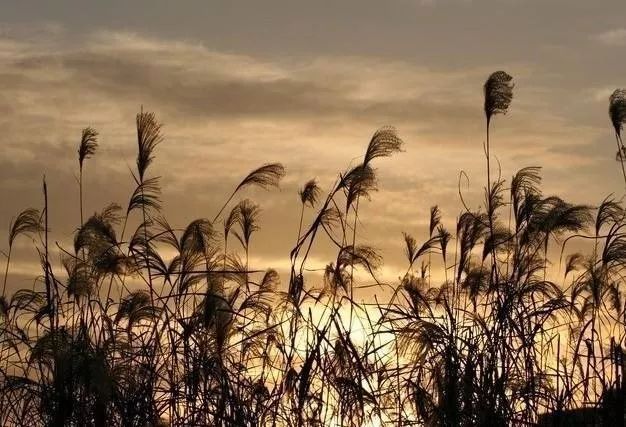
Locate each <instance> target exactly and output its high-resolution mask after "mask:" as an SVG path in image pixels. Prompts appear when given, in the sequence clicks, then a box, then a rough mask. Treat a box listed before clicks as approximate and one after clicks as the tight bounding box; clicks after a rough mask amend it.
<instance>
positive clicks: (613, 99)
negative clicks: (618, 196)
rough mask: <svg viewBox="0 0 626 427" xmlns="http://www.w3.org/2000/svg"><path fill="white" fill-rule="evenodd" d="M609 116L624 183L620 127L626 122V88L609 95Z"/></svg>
mask: <svg viewBox="0 0 626 427" xmlns="http://www.w3.org/2000/svg"><path fill="white" fill-rule="evenodd" d="M609 117H610V119H611V123H612V124H613V129H614V130H615V142H616V144H617V156H616V157H617V159H618V161H619V162H620V165H621V168H622V176H623V177H624V185H626V167H625V166H624V162H625V161H626V158H624V157H625V154H626V149H625V148H624V144H623V142H622V129H623V127H624V123H626V90H625V89H616V90H615V91H614V92H613V93H612V94H611V96H610V97H609Z"/></svg>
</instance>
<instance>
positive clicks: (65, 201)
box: [0, 0, 626, 287]
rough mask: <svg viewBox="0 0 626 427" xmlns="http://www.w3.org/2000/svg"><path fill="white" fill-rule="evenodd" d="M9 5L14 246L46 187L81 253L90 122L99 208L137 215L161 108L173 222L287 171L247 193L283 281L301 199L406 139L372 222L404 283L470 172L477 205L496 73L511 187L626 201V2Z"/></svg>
mask: <svg viewBox="0 0 626 427" xmlns="http://www.w3.org/2000/svg"><path fill="white" fill-rule="evenodd" d="M2 3H3V7H2V10H3V14H2V18H0V19H1V21H0V81H1V82H2V90H1V91H0V148H1V150H2V151H1V153H2V155H0V197H1V200H2V201H3V202H2V204H1V205H0V233H1V234H2V235H6V232H7V226H8V223H9V220H10V219H11V217H12V216H13V215H15V214H16V213H17V212H18V211H19V210H21V209H23V208H25V207H29V206H34V207H41V205H42V202H41V192H40V187H41V180H42V176H43V175H44V174H45V175H46V177H47V180H48V184H49V188H50V193H51V194H50V199H51V205H50V214H51V218H50V220H51V224H52V231H53V238H54V239H55V240H57V241H59V242H60V243H61V244H68V242H69V241H70V239H71V235H72V232H73V230H74V229H75V227H76V226H77V223H78V221H79V218H78V208H77V206H78V189H77V185H76V174H77V160H76V148H77V144H78V141H79V137H80V131H81V129H82V128H84V127H86V126H93V127H95V128H96V129H97V130H98V131H99V132H100V148H99V151H98V153H97V155H96V157H95V158H94V159H91V160H89V161H88V164H87V166H86V171H85V188H86V211H87V212H93V211H95V210H98V209H100V208H102V207H103V206H105V205H106V204H107V203H108V202H110V201H116V202H118V203H120V204H122V205H125V204H126V201H127V199H128V196H129V192H130V191H132V179H131V177H130V174H129V167H132V165H133V163H134V149H135V144H136V143H135V133H134V132H135V130H134V119H135V118H134V116H135V114H136V112H137V111H138V110H139V108H140V106H141V105H143V106H144V109H147V110H151V111H155V112H156V113H157V115H158V117H159V118H160V119H161V120H162V121H163V122H164V124H165V127H164V134H165V141H164V142H163V144H162V145H160V146H159V147H158V151H157V158H156V161H155V165H154V170H153V173H154V174H157V175H160V176H162V179H163V181H162V184H163V199H164V202H165V214H166V215H167V216H168V218H169V219H170V222H171V223H172V224H173V225H176V226H180V227H182V226H184V225H185V224H186V223H187V222H189V221H191V220H193V219H195V218H198V217H212V216H213V214H214V213H215V212H216V210H217V209H219V206H221V203H222V202H223V200H224V199H225V197H226V196H227V195H228V193H229V190H232V188H233V187H234V186H235V185H236V184H237V183H238V182H239V180H240V179H241V178H242V177H243V176H245V174H246V173H247V172H248V171H249V170H250V169H252V168H254V167H256V166H258V165H260V164H262V163H264V162H268V161H279V162H282V163H283V164H284V165H285V167H286V168H287V172H288V174H287V177H286V179H285V181H284V182H283V184H282V186H281V190H280V191H279V192H276V191H274V192H270V193H265V192H262V191H259V192H255V191H252V192H249V193H247V194H246V196H250V197H252V198H256V199H257V200H258V201H259V202H260V203H261V206H262V208H263V215H262V226H263V228H262V230H261V232H260V233H259V235H258V237H257V238H256V239H255V241H254V242H253V248H252V251H253V262H254V263H255V264H257V266H258V267H275V268H284V267H285V265H286V262H288V252H289V250H290V248H291V246H292V245H293V243H294V240H295V236H296V232H297V225H298V224H297V221H298V219H299V218H298V212H299V211H298V199H297V193H296V192H297V189H298V187H299V186H301V185H302V183H304V182H305V181H306V180H308V179H309V178H313V177H316V178H317V179H318V180H319V182H320V184H321V185H322V187H323V188H324V189H328V188H330V186H331V185H332V183H333V181H334V179H335V178H336V176H337V174H338V173H339V172H340V171H342V170H344V169H345V168H346V167H347V166H348V165H349V164H350V162H351V161H352V162H354V161H356V159H355V158H356V157H357V156H359V155H361V154H362V153H363V151H364V149H365V147H366V145H367V143H368V141H369V137H370V136H371V134H372V133H373V132H374V131H375V130H376V129H377V128H378V127H380V126H382V125H394V126H395V127H397V128H398V131H399V134H400V135H401V136H402V137H403V139H404V140H405V142H406V146H405V152H404V153H402V154H400V155H398V156H396V157H394V158H392V159H387V160H384V161H381V162H379V163H378V165H377V166H378V170H379V175H380V185H379V188H380V191H379V192H378V193H376V194H374V197H373V200H372V201H371V202H369V203H367V204H364V205H363V211H362V213H361V215H362V221H363V225H362V226H361V227H362V228H361V230H362V233H363V234H362V238H363V241H364V242H367V243H369V244H371V245H373V246H375V247H377V248H379V249H380V250H381V251H382V253H383V255H384V256H385V260H386V264H385V269H384V271H383V274H384V275H385V276H386V277H388V278H393V277H395V276H397V275H398V274H399V273H400V271H401V270H402V268H403V261H402V258H401V254H402V240H401V237H402V236H401V232H402V231H407V232H410V233H412V234H414V235H416V237H417V236H419V238H423V237H424V234H425V229H426V227H427V220H428V209H429V207H430V206H431V205H434V204H439V205H440V207H441V208H442V210H443V211H444V214H445V215H444V218H445V220H446V222H447V225H448V227H449V228H453V227H454V224H453V221H454V217H455V216H456V215H457V214H458V213H459V211H460V210H461V207H462V206H461V204H460V202H459V198H458V183H459V172H460V171H461V170H464V171H465V172H466V173H467V174H468V175H469V177H470V182H469V187H468V186H467V183H466V182H464V183H463V186H462V190H463V192H464V193H465V194H467V201H468V203H469V204H470V206H472V207H475V206H477V205H478V203H479V197H480V191H481V188H482V185H483V182H484V180H485V171H484V157H483V155H482V143H483V140H484V135H483V134H484V118H483V112H482V83H483V82H484V80H485V78H486V77H487V76H488V74H489V73H490V72H492V71H495V70H497V69H504V70H506V71H508V72H509V73H510V74H512V75H513V76H514V77H515V81H516V88H515V99H514V101H513V104H512V107H511V110H510V114H509V115H507V116H506V117H498V118H497V119H496V121H495V123H494V133H493V148H492V153H493V154H495V156H496V157H497V158H498V160H499V162H500V164H501V167H502V175H503V176H504V177H510V176H511V175H512V174H513V173H514V172H515V171H516V170H517V169H520V168H521V167H524V166H530V165H537V166H542V167H544V173H543V175H544V178H545V185H544V188H545V191H546V193H558V194H559V195H561V196H563V197H565V198H568V199H570V200H573V201H575V202H583V203H588V204H597V203H598V202H599V201H600V200H601V199H602V198H604V197H605V196H606V195H608V194H609V193H616V194H617V195H618V196H621V195H622V194H623V188H622V187H623V184H621V175H620V172H619V169H618V165H617V164H616V163H615V160H614V155H615V145H614V140H613V136H612V132H611V127H610V124H609V121H608V117H607V103H608V100H607V99H608V95H609V94H610V93H611V91H612V90H613V89H615V88H616V87H623V86H626V80H625V73H624V71H625V70H626V55H625V53H626V51H625V49H626V24H625V23H624V22H625V21H624V19H623V18H624V16H626V4H625V3H624V2H623V0H618V1H606V2H604V1H603V2H589V1H580V0H568V1H558V0H551V1H541V2H540V1H531V0H526V1H525V0H517V1H513V0H511V1H504V0H502V1H478V0H476V1H460V0H459V1H455V0H447V1H446V0H431V1H418V0H398V1H395V2H384V3H383V2H378V1H363V0H360V1H339V2H326V1H320V2H307V3H304V2H293V1H284V2H280V1H269V2H239V1H230V2H207V1H204V2H197V3H195V2H186V3H185V4H184V6H182V5H178V6H176V7H175V6H174V3H173V2H141V1H135V2H129V4H126V2H124V3H123V5H122V3H119V4H117V5H116V3H117V2H98V3H94V4H86V3H84V2H69V1H58V2H41V3H39V2H36V3H37V7H34V4H35V2H28V1H20V2H7V1H4V2H2ZM30 3H32V4H30ZM105 3H106V6H104V4H105ZM600 3H601V4H600ZM22 246H23V247H19V248H17V258H16V260H15V265H14V267H13V270H14V271H15V272H18V273H20V272H21V273H23V274H24V275H25V276H24V277H27V275H28V272H29V271H31V269H32V267H33V262H36V257H34V254H32V250H28V242H24V241H22ZM0 249H3V250H4V249H5V248H4V246H1V247H0ZM326 255H327V253H326V252H325V251H324V250H323V249H322V250H319V251H318V252H316V253H314V257H315V258H314V259H315V260H317V262H319V264H320V266H321V265H323V263H325V262H327V261H330V259H328V258H326ZM22 281H23V279H22ZM16 286H24V283H23V282H21V283H13V284H12V287H16Z"/></svg>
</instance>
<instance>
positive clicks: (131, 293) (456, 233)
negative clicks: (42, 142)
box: [0, 72, 626, 426]
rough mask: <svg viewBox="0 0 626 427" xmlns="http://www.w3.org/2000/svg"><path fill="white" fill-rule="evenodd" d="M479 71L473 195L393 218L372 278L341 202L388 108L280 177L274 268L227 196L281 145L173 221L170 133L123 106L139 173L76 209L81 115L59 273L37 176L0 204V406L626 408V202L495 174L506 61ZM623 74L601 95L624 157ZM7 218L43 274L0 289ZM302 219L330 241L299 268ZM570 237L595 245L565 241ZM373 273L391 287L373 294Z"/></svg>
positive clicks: (245, 208)
mask: <svg viewBox="0 0 626 427" xmlns="http://www.w3.org/2000/svg"><path fill="white" fill-rule="evenodd" d="M484 90H485V104H484V108H485V114H486V124H487V127H486V131H487V134H486V137H487V140H486V145H485V154H486V158H487V186H486V187H485V195H486V197H485V202H484V206H483V208H482V209H478V210H469V209H467V208H464V209H463V210H462V211H461V212H460V214H459V215H458V217H457V221H456V224H451V226H450V227H447V226H446V225H444V224H443V223H442V214H441V212H440V210H439V208H438V207H436V206H435V207H433V208H432V209H431V210H430V221H429V234H428V235H427V236H425V237H424V241H423V242H420V241H419V240H418V239H416V238H415V237H413V236H411V235H409V234H407V233H405V234H404V241H405V247H406V250H405V255H406V263H407V264H406V273H404V274H403V275H402V276H401V277H399V279H398V281H397V283H384V282H381V281H380V280H379V279H378V277H379V274H378V273H377V270H378V268H379V267H380V266H381V264H382V259H381V257H380V255H379V254H378V253H377V252H376V250H375V249H373V248H371V247H369V246H366V245H364V244H362V243H361V239H359V230H358V224H359V204H360V203H361V202H362V201H363V200H365V199H368V198H370V197H371V196H372V193H373V192H374V191H375V190H376V189H377V172H376V169H375V168H374V165H375V163H376V162H377V160H378V159H379V158H382V157H389V156H392V155H395V154H396V153H398V152H400V151H402V145H403V142H402V139H401V138H400V137H399V136H398V134H397V132H396V130H395V129H393V128H391V127H385V128H382V129H380V130H378V131H376V132H375V133H374V135H373V136H372V138H371V140H370V141H369V144H368V145H367V147H366V149H365V151H364V153H363V157H362V160H361V161H360V162H359V163H358V164H357V165H356V166H352V167H350V168H349V169H347V170H345V171H343V172H341V173H339V174H338V176H337V179H336V181H335V183H334V185H333V186H332V188H331V189H330V191H329V192H328V193H326V194H322V191H321V189H320V187H319V186H318V184H317V182H316V181H315V180H310V181H308V182H306V183H305V184H304V185H303V187H302V189H301V190H300V191H299V192H298V194H294V212H296V215H299V218H298V220H299V221H298V223H299V227H298V230H297V233H295V230H294V238H295V244H294V247H293V249H292V251H291V253H290V254H289V259H290V269H289V272H288V273H287V275H286V276H284V277H283V278H282V279H283V281H284V283H281V277H280V276H279V274H278V273H277V272H276V271H275V270H272V269H260V268H258V266H256V265H251V262H250V259H251V257H250V255H251V252H252V251H253V250H254V245H253V241H254V238H255V233H256V231H257V230H258V229H259V227H260V224H261V221H262V217H263V212H262V208H261V206H260V205H259V204H257V203H256V202H254V201H252V200H249V199H241V198H240V193H241V190H243V189H244V188H246V187H250V186H256V187H261V188H265V189H267V190H271V189H272V188H274V187H277V186H278V185H279V182H280V180H281V178H282V177H283V176H284V174H285V171H284V168H283V167H282V165H280V164H278V163H268V164H265V165H263V166H261V167H259V168H258V169H255V170H253V171H251V172H250V173H249V174H248V175H246V176H245V177H244V178H243V180H242V181H241V182H240V183H239V184H238V185H234V190H233V192H232V193H230V194H229V195H228V196H227V197H225V203H224V204H223V205H222V206H221V208H220V209H219V210H218V211H217V212H216V213H215V214H214V215H210V216H209V217H208V218H211V216H212V219H208V218H197V219H193V220H192V221H191V222H190V223H189V224H188V225H187V226H186V227H184V228H175V227H172V226H171V225H170V224H169V223H168V222H167V220H166V219H165V218H164V217H163V216H162V215H161V203H160V187H159V179H158V178H156V177H151V176H150V168H149V167H150V165H151V163H152V161H153V159H154V158H155V156H156V155H157V150H158V145H159V144H160V143H163V144H166V143H167V141H166V138H165V137H164V135H163V134H162V130H161V124H160V122H159V121H158V119H157V118H156V116H155V115H154V114H153V113H149V112H143V111H141V112H140V113H139V114H138V115H137V120H136V126H137V160H136V170H135V171H133V172H132V174H131V179H132V180H133V182H134V185H135V190H134V191H133V193H132V194H131V195H129V200H128V203H127V205H126V207H125V208H122V207H121V206H118V205H116V204H110V205H108V206H106V207H104V208H103V209H102V210H101V211H100V212H97V213H95V214H94V215H92V216H90V217H89V218H86V219H85V218H84V217H83V215H84V207H83V180H82V174H83V166H84V161H85V160H86V159H88V158H90V157H91V156H93V155H95V154H96V148H97V135H98V133H97V132H96V131H95V130H94V129H92V128H86V129H85V130H84V131H83V132H82V136H81V140H80V143H79V150H78V155H79V157H78V161H79V170H78V173H79V177H80V179H79V182H78V184H79V189H78V191H79V195H80V206H79V210H80V222H79V223H78V226H77V227H78V228H77V231H76V233H75V236H74V242H73V247H71V248H70V247H61V248H59V249H60V252H61V264H62V266H63V269H64V272H65V273H64V274H57V273H55V271H58V270H57V269H54V268H52V265H51V260H52V257H51V255H52V253H51V247H50V245H49V242H48V229H49V224H48V203H47V186H46V183H45V181H44V194H43V202H42V204H43V209H42V210H41V211H39V210H36V209H26V210H24V211H23V212H21V213H19V214H18V215H17V216H16V217H15V219H14V220H13V221H12V222H11V226H10V232H9V238H8V246H7V251H6V255H7V256H6V265H5V274H4V277H3V291H2V298H1V300H0V322H1V323H0V339H1V341H0V387H1V393H0V424H2V425H24V426H26V425H27V426H32V425H45V426H48V425H50V426H61V425H76V426H89V425H93V426H157V425H176V426H182V425H185V426H188V425H207V426H209V425H210V426H258V425H263V426H316V425H317V426H321V425H338V426H370V425H397V426H408V425H426V426H470V425H471V426H473V425H494V426H500V425H501V426H504V425H534V424H536V423H538V422H540V421H541V422H543V423H546V422H549V423H551V424H554V425H564V424H563V423H565V422H567V416H568V415H567V413H568V411H569V410H572V409H576V408H578V409H580V408H594V409H595V410H591V411H588V414H589V415H588V417H589V419H588V420H587V421H588V422H590V423H598V422H601V421H602V422H604V423H605V425H610V424H611V423H616V422H618V420H621V421H619V422H623V411H624V392H625V390H626V378H625V376H624V363H625V362H624V340H625V339H626V327H625V326H626V305H625V304H626V302H625V301H624V300H623V297H622V292H623V290H622V287H623V285H622V283H623V281H624V280H623V273H624V266H625V265H626V211H625V210H624V208H623V207H622V205H621V204H620V202H619V201H617V200H615V199H613V198H611V197H609V198H606V199H605V200H604V201H603V202H602V203H601V204H600V205H599V206H598V207H590V206H582V205H575V204H571V203H569V202H567V201H565V200H563V199H561V198H560V197H557V196H547V195H544V194H543V193H542V191H541V176H540V168H538V167H525V168H522V169H520V170H519V172H517V173H516V174H515V175H514V176H513V177H512V178H511V179H510V180H509V181H505V180H504V179H502V178H500V177H498V178H497V179H495V180H494V179H493V177H492V175H491V173H490V167H491V166H490V157H491V153H490V150H491V147H490V145H489V144H490V141H489V129H490V123H491V120H492V118H493V116H494V115H495V114H499V113H505V112H506V111H507V110H508V108H509V105H510V103H511V100H512V98H513V92H512V90H513V84H512V77H511V76H509V75H508V74H506V73H504V72H496V73H494V74H492V75H491V76H489V78H488V80H487V82H486V83H485V85H484ZM622 95H623V93H622V92H620V91H616V92H615V94H614V95H613V96H612V97H611V99H610V111H609V112H610V116H611V122H612V124H613V126H614V130H615V134H616V141H617V145H618V155H617V157H618V160H620V163H621V164H622V168H623V158H622V155H623V146H622V142H621V130H622V125H623V123H624V121H626V114H625V113H624V112H625V111H626V103H625V102H624V97H623V96H622ZM502 125H503V126H504V125H505V123H504V122H503V124H502ZM622 171H623V169H622ZM624 177H625V179H626V175H624ZM298 196H299V198H298ZM306 210H313V211H314V213H313V216H312V220H311V221H310V222H309V223H306V222H305V221H304V218H305V215H304V213H305V211H306ZM450 230H452V231H450ZM24 236H28V237H30V238H31V239H32V240H33V249H34V252H35V253H36V256H38V257H39V260H40V262H41V268H42V273H41V276H40V277H41V279H40V280H39V281H37V282H36V283H35V286H34V287H33V288H32V289H21V290H18V291H15V292H14V293H13V294H11V295H9V294H7V293H6V289H7V283H10V281H11V269H10V267H11V250H12V248H13V244H14V242H15V241H16V239H18V238H21V237H24ZM232 236H234V237H235V238H236V240H235V241H234V242H233V239H230V240H229V237H232ZM320 236H325V237H327V238H328V239H329V241H330V242H332V245H333V247H334V249H335V253H336V255H335V257H333V259H330V260H328V264H327V266H326V268H325V269H324V271H323V274H321V275H312V274H306V271H307V265H308V261H309V257H310V254H311V250H312V248H313V247H314V246H315V245H316V242H317V241H318V240H319V238H320ZM575 239H579V240H583V241H588V242H590V243H591V246H593V250H591V252H590V253H587V254H579V253H569V246H568V244H569V243H570V242H571V241H572V240H575ZM551 247H553V249H554V250H553V251H550V248H551ZM550 253H560V259H558V260H556V259H554V258H555V257H549V254H550ZM557 258H559V257H558V256H557ZM433 270H440V271H442V272H443V279H442V280H439V279H435V278H434V277H433V276H432V275H431V272H432V271H433ZM559 271H560V272H561V273H562V274H558V272H559ZM559 275H560V276H561V277H560V279H559V280H556V281H554V278H555V277H557V276H559ZM364 277H366V279H364ZM358 287H368V288H369V289H373V291H371V294H372V296H371V297H370V298H369V301H368V302H363V303H360V302H357V301H356V300H355V298H354V290H355V289H357V288H358ZM376 289H379V290H381V291H383V290H384V291H385V292H386V291H387V290H388V289H391V290H392V295H391V297H390V298H388V299H386V300H379V299H378V297H375V296H373V295H374V294H375V293H376ZM383 293H384V292H383ZM546 413H550V414H552V415H551V416H550V417H549V418H547V417H545V415H542V414H546ZM546 420H548V421H546Z"/></svg>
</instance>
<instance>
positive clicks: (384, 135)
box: [363, 126, 403, 165]
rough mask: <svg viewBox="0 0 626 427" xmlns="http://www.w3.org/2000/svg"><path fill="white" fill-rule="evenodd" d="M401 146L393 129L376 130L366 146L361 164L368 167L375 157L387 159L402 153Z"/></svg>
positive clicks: (400, 141) (386, 127) (399, 139)
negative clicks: (394, 154)
mask: <svg viewBox="0 0 626 427" xmlns="http://www.w3.org/2000/svg"><path fill="white" fill-rule="evenodd" d="M402 144H403V141H402V139H401V138H400V137H399V136H398V134H397V131H396V129H395V128H394V127H392V126H385V127H382V128H380V129H378V130H377V131H376V132H375V133H374V135H372V139H371V140H370V142H369V144H368V146H367V150H366V151H365V157H364V159H363V164H364V165H368V164H369V163H370V162H371V161H372V160H374V159H375V158H377V157H389V156H391V155H392V154H393V153H397V152H399V151H402Z"/></svg>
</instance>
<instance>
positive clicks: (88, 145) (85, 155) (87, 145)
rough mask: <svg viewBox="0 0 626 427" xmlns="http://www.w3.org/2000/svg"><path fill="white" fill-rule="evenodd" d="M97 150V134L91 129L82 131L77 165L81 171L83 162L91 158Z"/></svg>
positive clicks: (87, 128)
mask: <svg viewBox="0 0 626 427" xmlns="http://www.w3.org/2000/svg"><path fill="white" fill-rule="evenodd" d="M97 148H98V132H97V131H96V130H95V129H94V128H92V127H86V128H85V129H83V131H82V134H81V138H80V144H79V146H78V165H79V167H80V168H81V169H82V168H83V162H84V161H85V160H86V159H89V158H91V156H93V155H94V154H95V153H96V149H97Z"/></svg>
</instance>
